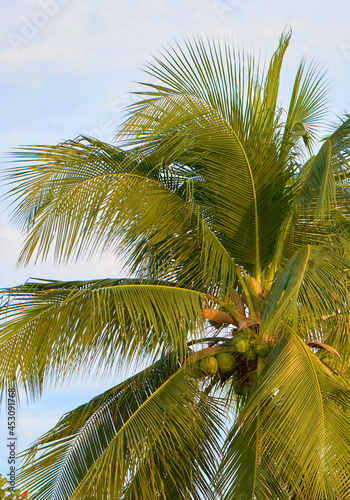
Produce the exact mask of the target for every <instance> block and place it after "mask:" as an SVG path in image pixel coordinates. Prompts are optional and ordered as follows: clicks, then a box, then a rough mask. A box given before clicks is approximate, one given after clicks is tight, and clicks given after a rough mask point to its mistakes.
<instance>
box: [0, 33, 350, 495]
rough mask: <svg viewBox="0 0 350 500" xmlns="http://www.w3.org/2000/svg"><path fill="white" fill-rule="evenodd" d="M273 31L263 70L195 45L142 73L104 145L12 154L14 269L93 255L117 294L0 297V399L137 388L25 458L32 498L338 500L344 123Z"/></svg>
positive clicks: (98, 285)
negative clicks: (283, 97)
mask: <svg viewBox="0 0 350 500" xmlns="http://www.w3.org/2000/svg"><path fill="white" fill-rule="evenodd" d="M290 36H291V33H290V32H289V31H288V32H284V33H283V34H282V35H281V38H280V41H279V46H278V48H277V50H276V52H275V53H274V54H273V57H272V59H271V61H270V64H269V65H268V66H267V68H266V69H264V70H261V69H260V67H259V64H258V63H257V62H256V61H255V59H254V58H253V57H252V56H248V55H241V54H240V53H239V52H235V51H234V50H233V49H232V48H231V47H230V45H229V44H220V43H219V42H217V41H213V40H204V39H201V38H197V39H195V40H193V41H189V40H187V41H186V42H185V44H184V46H180V45H176V46H175V47H174V48H173V49H169V50H166V51H165V52H164V53H163V55H162V56H160V57H159V58H156V59H155V61H154V62H153V64H150V65H149V66H147V72H148V73H149V74H150V75H151V77H152V83H148V84H146V85H145V86H144V88H143V90H142V92H140V100H139V101H138V102H137V103H136V104H133V105H131V106H130V107H129V109H128V115H127V118H126V120H125V122H124V123H123V125H122V126H121V128H120V130H119V132H118V135H117V137H116V141H117V143H118V144H119V146H116V145H114V144H112V145H111V144H106V143H104V142H101V141H98V140H96V139H93V138H91V137H79V138H77V139H75V140H71V141H67V142H64V143H61V144H58V145H56V146H33V147H25V148H20V149H18V150H17V152H16V156H17V163H16V166H14V167H12V168H11V169H10V171H9V173H8V176H9V179H10V182H12V183H13V187H12V189H11V194H13V195H15V196H16V199H17V205H16V209H15V212H14V220H15V222H16V223H17V224H18V225H20V227H22V228H24V229H26V231H27V238H26V241H25V244H24V246H23V250H22V253H21V255H20V262H22V263H24V264H26V263H27V262H28V261H29V260H30V259H33V258H34V259H36V260H39V259H46V258H47V256H48V254H49V252H50V251H51V250H52V251H53V252H54V255H55V258H56V260H57V261H59V262H66V261H68V260H69V259H72V258H74V259H75V258H79V257H81V256H84V255H88V256H92V255H94V254H96V253H100V252H103V251H104V250H107V249H108V250H110V251H112V252H114V253H115V254H116V256H123V257H124V258H125V259H126V265H127V268H128V269H129V270H130V276H132V277H130V278H128V279H105V280H94V281H86V282H73V281H71V282H58V281H47V280H45V281H43V280H32V281H28V282H27V283H26V284H24V285H21V286H18V287H15V288H12V289H7V290H4V292H3V294H4V297H3V304H2V306H1V308H0V313H1V318H2V322H1V324H0V383H1V387H2V390H5V388H6V387H8V386H9V385H13V384H15V385H16V386H17V387H18V388H24V389H25V391H26V392H27V394H28V395H29V396H34V397H35V396H36V395H37V394H40V393H41V391H42V390H43V387H44V386H45V385H46V384H48V383H50V382H52V381H54V382H57V381H59V382H60V381H64V380H66V379H67V378H68V377H71V376H73V375H74V374H76V373H78V372H81V371H82V370H86V369H90V367H91V366H103V369H104V370H105V371H108V372H109V373H116V370H117V368H118V366H119V364H120V363H121V362H124V363H130V362H133V363H135V362H136V363H138V364H139V365H141V364H142V365H143V366H142V367H143V368H144V369H143V371H141V372H140V373H137V374H136V375H133V376H132V377H130V378H128V379H127V380H125V381H124V382H122V383H120V384H119V385H117V386H115V387H113V388H111V389H110V390H108V391H106V392H105V393H103V394H101V395H99V396H97V397H95V398H94V399H92V400H91V401H90V402H88V403H87V404H84V405H82V406H80V407H78V408H76V409H75V410H73V411H71V412H69V413H67V414H66V415H64V416H63V417H62V418H61V420H60V421H59V422H58V424H57V425H56V426H55V427H54V428H53V429H51V430H50V431H49V432H47V433H46V434H44V435H43V436H42V437H40V438H39V439H38V440H37V441H36V442H35V443H34V444H33V446H32V447H31V448H30V449H29V450H27V451H26V452H25V457H26V459H27V460H26V462H25V464H24V467H23V469H22V471H21V474H20V480H21V481H22V483H23V484H25V485H26V487H27V488H29V490H30V491H31V492H33V495H32V496H33V499H35V500H66V499H68V498H71V499H96V500H102V499H103V500H107V499H110V500H127V499H144V500H150V499H158V498H159V499H167V500H176V499H203V498H206V499H213V500H214V499H219V498H220V499H224V500H229V499H233V498H235V499H240V500H245V499H251V500H254V499H257V500H264V499H266V500H267V499H269V500H272V499H278V500H284V499H293V500H294V499H310V500H311V499H312V500H313V499H315V500H325V499H346V498H349V497H350V476H349V473H348V470H349V466H350V439H349V435H350V413H349V412H350V392H349V389H350V386H349V383H350V378H349V377H350V374H349V368H348V367H349V358H350V342H349V340H348V324H349V319H350V318H349V307H348V305H349V303H350V297H349V295H350V292H349V282H350V281H349V280H350V274H349V269H350V259H349V250H350V245H349V236H350V212H349V202H350V190H349V179H350V166H349V161H350V118H349V117H348V116H345V117H344V118H343V119H341V120H340V121H339V123H338V124H337V125H333V126H332V130H331V132H329V133H328V135H327V136H325V137H323V138H322V139H321V140H320V138H319V133H320V126H321V124H322V120H323V118H324V117H325V113H326V106H327V102H328V94H327V85H326V82H325V79H324V74H323V73H322V72H321V71H320V70H319V69H318V67H317V66H316V65H315V64H311V65H310V66H307V65H306V62H305V61H304V60H303V61H302V62H301V64H300V66H299V68H298V70H297V74H296V77H295V81H294V85H293V89H292V95H291V98H290V103H289V106H288V107H287V108H283V107H281V106H280V105H279V104H278V103H277V99H278V91H279V81H280V71H281V66H282V61H283V57H284V53H285V51H286V49H287V46H288V44H289V40H290Z"/></svg>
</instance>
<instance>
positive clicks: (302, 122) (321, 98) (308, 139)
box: [284, 59, 329, 151]
mask: <svg viewBox="0 0 350 500" xmlns="http://www.w3.org/2000/svg"><path fill="white" fill-rule="evenodd" d="M305 70H306V72H305ZM328 101H329V98H328V85H327V81H326V80H325V72H322V70H321V69H319V67H318V66H317V64H315V63H312V64H311V65H310V66H309V67H308V68H307V69H306V61H305V59H304V60H302V62H301V63H300V66H299V68H298V71H297V74H296V77H295V81H294V86H293V91H292V96H291V100H290V104H289V109H288V112H287V118H286V124H285V131H284V141H287V142H288V141H290V140H291V139H292V142H293V143H295V142H297V141H298V140H299V139H300V137H301V138H303V140H304V143H305V145H306V146H307V148H308V149H309V150H310V151H311V149H312V145H313V144H314V143H315V140H316V137H317V128H318V127H319V125H320V122H321V120H322V119H323V118H324V117H325V115H326V113H327V105H328Z"/></svg>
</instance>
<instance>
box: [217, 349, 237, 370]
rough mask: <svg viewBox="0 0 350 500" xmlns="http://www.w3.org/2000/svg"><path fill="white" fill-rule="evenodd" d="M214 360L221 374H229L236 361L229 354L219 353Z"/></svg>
mask: <svg viewBox="0 0 350 500" xmlns="http://www.w3.org/2000/svg"><path fill="white" fill-rule="evenodd" d="M216 360H217V362H218V366H219V370H221V371H222V372H231V371H232V370H233V369H234V367H235V366H236V360H235V358H234V357H233V356H232V355H231V354H230V353H229V352H219V354H218V355H217V357H216Z"/></svg>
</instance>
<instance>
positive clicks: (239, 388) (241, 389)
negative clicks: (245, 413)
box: [234, 382, 248, 396]
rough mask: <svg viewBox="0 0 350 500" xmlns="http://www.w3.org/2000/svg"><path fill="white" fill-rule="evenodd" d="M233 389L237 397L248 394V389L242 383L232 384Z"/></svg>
mask: <svg viewBox="0 0 350 500" xmlns="http://www.w3.org/2000/svg"><path fill="white" fill-rule="evenodd" d="M234 389H235V393H236V394H237V395H238V396H245V395H246V394H248V387H247V386H246V385H245V384H244V383H243V382H236V383H235V384H234Z"/></svg>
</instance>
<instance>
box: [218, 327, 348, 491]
mask: <svg viewBox="0 0 350 500" xmlns="http://www.w3.org/2000/svg"><path fill="white" fill-rule="evenodd" d="M349 396H350V392H349V386H348V385H347V384H345V383H344V381H343V379H342V378H341V377H339V376H337V375H335V374H334V373H333V372H332V371H331V370H330V369H329V368H328V367H326V366H325V365H324V364H323V363H322V362H321V361H319V360H318V359H317V358H316V357H315V355H314V354H313V353H312V352H311V350H310V348H309V347H308V346H307V345H306V344H305V343H304V342H302V341H301V340H300V339H298V337H296V336H294V335H291V334H289V333H288V334H286V335H285V336H284V337H282V339H281V340H280V342H279V344H278V346H277V347H276V348H275V350H274V352H273V354H272V355H271V356H270V357H269V359H268V361H267V362H266V366H265V368H264V371H263V374H262V378H261V380H260V381H259V382H258V383H257V385H256V388H255V390H254V392H253V393H252V394H251V397H250V398H249V400H248V402H247V405H246V407H245V408H244V409H243V411H242V412H241V415H240V417H239V419H238V422H237V424H236V425H235V426H234V427H233V429H232V431H231V434H230V436H229V438H228V440H227V444H226V453H227V455H226V458H225V459H224V461H223V462H222V464H221V480H222V482H223V484H224V486H225V490H226V491H225V495H224V498H225V499H229V498H233V497H234V498H236V497H237V498H242V499H243V498H247V499H252V498H255V497H254V495H256V497H257V498H259V499H260V498H262V499H265V498H266V499H267V498H282V499H284V498H285V499H287V498H294V497H293V496H292V495H293V494H294V495H296V496H295V498H315V499H316V498H317V499H318V498H319V499H323V498H330V499H336V498H337V499H338V498H343V497H344V494H345V497H346V493H345V492H348V491H349V486H350V484H349V482H350V478H349V475H348V472H347V471H348V469H349V464H350V440H349V434H348V431H347V429H348V426H349V424H350V416H349V415H350V413H349V410H350V397H349ZM253 457H255V458H254V459H253V460H252V458H253ZM276 488H277V490H276ZM269 490H270V492H269Z"/></svg>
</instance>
